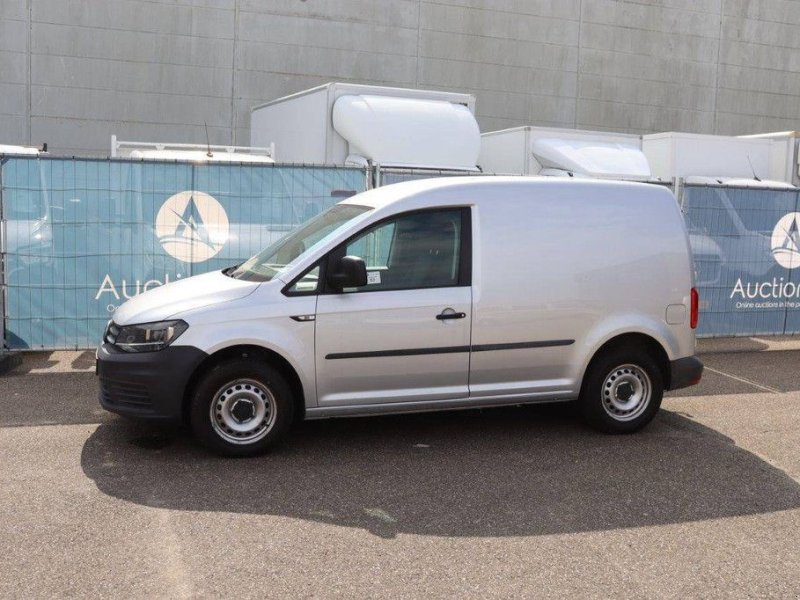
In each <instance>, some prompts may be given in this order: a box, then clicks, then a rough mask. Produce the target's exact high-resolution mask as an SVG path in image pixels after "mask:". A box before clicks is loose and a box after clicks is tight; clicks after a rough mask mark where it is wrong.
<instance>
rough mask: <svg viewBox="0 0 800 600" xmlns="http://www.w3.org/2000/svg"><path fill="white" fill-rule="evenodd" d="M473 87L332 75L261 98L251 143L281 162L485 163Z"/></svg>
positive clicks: (467, 167) (465, 166)
mask: <svg viewBox="0 0 800 600" xmlns="http://www.w3.org/2000/svg"><path fill="white" fill-rule="evenodd" d="M474 111H475V97H474V96H472V95H471V94H459V93H451V92H437V91H429V90H415V89H403V88H391V87H381V86H369V85H355V84H349V83H329V84H327V85H323V86H320V87H316V88H312V89H310V90H306V91H303V92H299V93H297V94H293V95H291V96H286V97H284V98H279V99H277V100H273V101H272V102H268V103H266V104H262V105H261V106H257V107H256V108H254V109H253V110H252V112H251V114H250V143H251V144H253V145H256V146H261V145H264V144H265V143H268V142H269V143H271V142H274V143H275V144H276V146H277V148H278V153H279V157H278V158H279V159H280V161H281V162H289V163H308V164H331V165H345V164H347V165H358V166H364V165H367V164H373V165H380V166H382V167H401V168H415V169H453V170H463V171H475V170H477V167H476V165H477V160H478V152H479V150H480V130H479V129H478V123H477V121H476V120H475V116H474Z"/></svg>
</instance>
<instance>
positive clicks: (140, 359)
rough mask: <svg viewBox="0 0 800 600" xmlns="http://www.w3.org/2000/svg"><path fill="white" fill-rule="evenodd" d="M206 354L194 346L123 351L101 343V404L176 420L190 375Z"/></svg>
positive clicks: (130, 413) (138, 414) (119, 410)
mask: <svg viewBox="0 0 800 600" xmlns="http://www.w3.org/2000/svg"><path fill="white" fill-rule="evenodd" d="M207 356H208V355H207V354H206V353H205V352H203V351H202V350H200V349H198V348H195V347H193V346H170V347H168V348H165V349H164V350H161V351H159V352H122V351H120V350H116V349H115V348H114V347H113V346H110V345H108V344H103V345H102V346H100V348H98V350H97V375H98V376H99V378H100V405H101V406H102V407H103V408H105V409H106V410H109V411H111V412H114V413H117V414H121V415H125V416H129V417H139V418H142V419H160V420H168V421H178V420H180V418H181V413H182V409H183V406H182V405H183V395H184V392H185V390H186V385H187V383H188V382H189V378H190V377H191V375H192V373H193V372H194V370H195V369H196V368H197V366H198V365H199V364H200V363H201V362H202V361H203V359H205V358H206V357H207Z"/></svg>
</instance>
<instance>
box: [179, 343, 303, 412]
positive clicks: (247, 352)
mask: <svg viewBox="0 0 800 600" xmlns="http://www.w3.org/2000/svg"><path fill="white" fill-rule="evenodd" d="M236 358H256V359H261V360H263V361H264V362H266V363H268V364H270V365H272V366H273V367H274V368H276V369H277V370H278V371H279V372H280V374H281V375H283V377H284V378H285V379H286V381H287V383H288V384H289V387H290V388H291V390H292V395H293V400H294V408H295V411H296V412H295V418H296V419H298V420H302V419H303V418H304V416H305V409H306V405H305V396H306V395H305V392H304V390H303V383H302V380H301V379H300V375H299V374H298V372H297V370H296V369H295V368H294V367H293V366H292V364H291V363H290V362H289V361H288V360H287V359H286V358H285V357H283V356H281V355H280V354H279V353H278V352H275V351H274V350H270V349H269V348H264V347H263V346H258V345H255V344H237V345H235V346H228V347H226V348H221V349H219V350H217V351H216V352H214V353H212V354H209V355H208V356H207V357H205V358H204V359H203V360H202V361H201V362H200V364H199V365H197V367H195V369H194V371H192V374H191V375H190V376H189V380H188V382H187V384H186V387H185V389H184V393H183V399H182V405H181V415H182V417H183V420H184V422H188V415H189V406H190V403H191V399H192V395H193V394H194V390H195V389H196V387H197V384H198V383H199V381H200V379H201V378H202V377H203V375H204V374H205V373H206V372H208V370H209V369H211V368H212V367H213V366H214V365H216V364H219V363H221V362H224V361H226V360H231V359H236Z"/></svg>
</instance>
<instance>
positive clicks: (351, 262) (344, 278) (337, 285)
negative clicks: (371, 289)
mask: <svg viewBox="0 0 800 600" xmlns="http://www.w3.org/2000/svg"><path fill="white" fill-rule="evenodd" d="M328 285H330V286H331V287H332V288H334V289H337V290H341V289H343V288H354V287H362V286H365V285H367V265H366V264H364V261H363V259H361V258H359V257H357V256H345V257H344V258H342V259H341V260H340V261H339V262H338V263H337V264H336V265H335V266H334V268H333V269H331V271H329V273H328Z"/></svg>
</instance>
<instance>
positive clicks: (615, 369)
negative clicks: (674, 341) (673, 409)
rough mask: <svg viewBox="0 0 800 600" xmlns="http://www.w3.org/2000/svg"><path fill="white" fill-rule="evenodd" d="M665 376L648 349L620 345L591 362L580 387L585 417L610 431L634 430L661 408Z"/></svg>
mask: <svg viewBox="0 0 800 600" xmlns="http://www.w3.org/2000/svg"><path fill="white" fill-rule="evenodd" d="M663 395H664V377H663V375H662V372H661V369H660V368H659V366H658V363H657V362H656V361H655V360H654V359H653V357H652V356H650V354H648V353H647V351H646V350H644V349H641V348H636V347H631V348H617V349H613V350H610V351H609V352H606V353H605V354H603V355H601V356H599V357H598V358H597V359H596V360H595V361H593V363H592V364H591V365H590V367H589V370H588V372H587V374H586V377H585V379H584V385H583V389H582V391H581V399H580V404H581V413H582V416H583V419H584V421H586V423H588V424H589V425H590V426H592V427H594V428H595V429H599V430H600V431H605V432H607V433H632V432H634V431H638V430H640V429H641V428H642V427H644V426H645V425H647V424H648V423H649V422H650V421H651V420H652V419H653V417H654V416H655V415H656V413H657V412H658V409H659V408H660V406H661V399H662V397H663Z"/></svg>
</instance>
